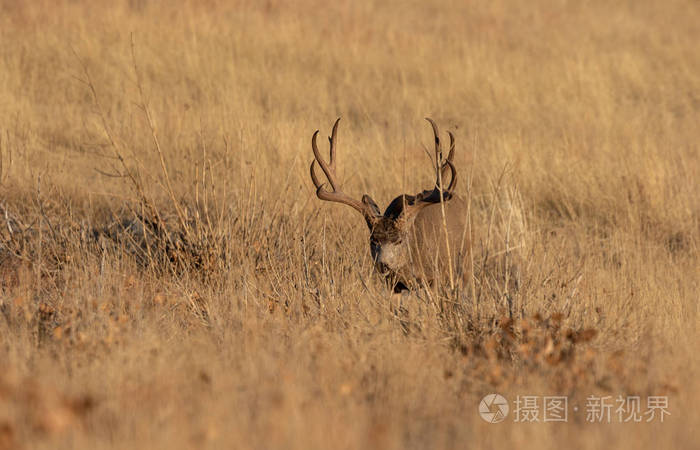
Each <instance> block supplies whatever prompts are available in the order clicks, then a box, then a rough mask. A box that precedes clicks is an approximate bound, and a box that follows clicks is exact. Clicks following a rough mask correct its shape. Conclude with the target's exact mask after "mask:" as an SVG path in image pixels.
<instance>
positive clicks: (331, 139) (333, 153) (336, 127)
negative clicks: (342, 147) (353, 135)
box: [328, 117, 340, 170]
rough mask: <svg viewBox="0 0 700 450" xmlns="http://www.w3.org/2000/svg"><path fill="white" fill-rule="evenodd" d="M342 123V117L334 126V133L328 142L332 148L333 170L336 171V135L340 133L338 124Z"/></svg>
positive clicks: (332, 132)
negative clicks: (337, 132)
mask: <svg viewBox="0 0 700 450" xmlns="http://www.w3.org/2000/svg"><path fill="white" fill-rule="evenodd" d="M339 122H340V117H338V118H337V119H336V121H335V123H334V124H333V131H331V135H330V137H329V138H328V141H329V142H330V147H331V169H333V170H335V144H336V140H335V133H336V131H338V123H339Z"/></svg>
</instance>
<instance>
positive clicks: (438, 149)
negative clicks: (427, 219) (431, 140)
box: [419, 117, 457, 202]
mask: <svg viewBox="0 0 700 450" xmlns="http://www.w3.org/2000/svg"><path fill="white" fill-rule="evenodd" d="M425 120H427V121H428V122H430V125H431V126H432V127H433V134H434V135H435V171H436V172H437V171H438V170H439V171H440V172H438V173H437V177H436V178H437V179H436V180H435V188H434V189H433V190H432V191H424V192H423V193H422V194H420V195H419V197H420V200H422V201H426V202H438V201H440V192H441V191H442V198H443V200H447V199H449V198H450V197H452V191H453V190H454V188H455V186H456V185H457V169H455V166H454V164H452V158H454V153H455V137H454V135H453V134H452V132H451V131H448V132H447V134H449V135H450V151H449V152H448V153H447V159H443V158H442V145H441V143H440V131H439V130H438V126H437V124H436V123H435V122H434V121H433V119H431V118H430V117H426V118H425ZM438 168H439V169H438ZM447 169H450V172H451V177H450V184H449V185H448V186H447V189H444V188H442V186H444V179H445V176H446V175H447ZM441 181H443V183H441ZM441 188H442V189H441Z"/></svg>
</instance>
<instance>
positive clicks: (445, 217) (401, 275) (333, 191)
mask: <svg viewBox="0 0 700 450" xmlns="http://www.w3.org/2000/svg"><path fill="white" fill-rule="evenodd" d="M426 120H428V122H429V123H430V125H431V126H432V129H433V134H434V136H435V167H434V169H435V172H436V181H435V186H434V187H433V189H432V190H424V191H422V192H420V193H418V194H416V195H409V194H402V195H399V196H398V197H396V198H394V200H392V202H391V203H389V206H388V207H387V208H386V210H385V211H384V213H383V214H382V213H381V211H380V209H379V207H378V206H377V203H376V202H375V201H374V200H373V199H372V197H370V196H369V195H367V194H365V195H363V196H362V199H361V200H356V199H354V198H352V197H350V196H348V195H347V194H345V193H344V192H343V191H342V190H341V189H340V185H339V183H338V180H337V178H336V172H335V168H336V145H337V132H338V123H339V122H340V118H339V119H338V120H336V121H335V124H334V125H333V131H332V132H331V136H330V137H329V138H328V140H329V142H330V159H329V161H328V162H327V161H325V160H324V158H323V157H322V156H321V152H320V151H319V149H318V145H317V144H316V137H317V136H318V133H319V132H318V130H316V132H315V133H314V134H313V137H312V138H311V148H312V149H313V153H314V160H313V161H312V163H311V167H310V172H311V179H312V181H313V183H314V186H316V195H317V196H318V198H320V199H321V200H326V201H329V202H337V203H344V204H346V205H349V206H351V207H352V208H354V209H355V210H357V211H358V212H359V213H360V214H362V216H363V217H364V219H365V222H366V223H367V227H368V228H369V231H370V237H369V243H370V251H371V254H372V259H373V260H374V263H375V267H376V268H377V270H378V271H379V272H380V273H381V274H382V275H384V276H385V277H386V278H387V279H388V280H389V281H390V282H391V284H392V285H393V287H394V288H396V289H401V288H403V287H407V286H409V285H411V284H413V283H414V282H415V281H419V282H420V281H425V282H432V281H433V279H434V278H435V277H436V275H437V272H438V271H440V270H442V269H444V267H445V264H444V263H445V262H446V261H449V262H450V264H451V266H450V267H454V266H455V264H454V263H455V261H456V258H459V257H460V255H461V254H462V252H461V249H462V248H464V245H463V244H464V242H463V239H464V233H463V230H464V223H465V219H466V217H465V212H466V206H465V204H464V202H463V201H462V200H461V199H460V198H458V197H457V196H455V195H454V194H453V191H454V188H455V185H456V183H457V170H456V169H455V166H454V164H453V162H452V159H453V157H454V149H455V138H454V135H453V134H452V133H451V132H448V133H449V136H450V149H449V152H448V155H447V158H446V159H443V156H442V155H443V153H442V146H441V143H440V135H439V131H438V127H437V125H436V124H435V122H434V121H433V120H431V119H429V118H426ZM316 164H318V166H320V167H321V170H322V171H323V174H324V175H325V176H326V179H327V180H328V183H321V182H320V181H319V178H318V176H317V174H316ZM448 173H449V175H450V181H449V184H448V185H447V188H443V186H444V181H445V177H446V176H447V175H448ZM328 185H330V186H328ZM451 270H452V269H450V271H451ZM450 277H452V272H450Z"/></svg>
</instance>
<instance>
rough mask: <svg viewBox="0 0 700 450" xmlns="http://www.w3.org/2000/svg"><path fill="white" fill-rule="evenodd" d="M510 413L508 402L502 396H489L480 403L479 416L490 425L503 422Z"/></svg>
mask: <svg viewBox="0 0 700 450" xmlns="http://www.w3.org/2000/svg"><path fill="white" fill-rule="evenodd" d="M508 411H509V408H508V400H506V399H505V397H503V396H502V395H500V394H487V395H486V396H485V397H484V398H482V399H481V402H479V414H480V415H481V418H482V419H484V420H485V421H486V422H488V423H498V422H503V419H505V418H506V416H507V415H508Z"/></svg>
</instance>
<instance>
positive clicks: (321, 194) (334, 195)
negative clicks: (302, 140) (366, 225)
mask: <svg viewBox="0 0 700 450" xmlns="http://www.w3.org/2000/svg"><path fill="white" fill-rule="evenodd" d="M338 122H340V117H338V120H336V121H335V124H334V125H333V131H332V132H331V136H330V137H329V138H328V141H329V142H330V162H328V163H327V162H326V161H324V159H323V158H322V157H321V152H320V151H319V150H318V146H317V145H316V136H318V130H316V132H315V133H314V135H313V137H312V138H311V148H312V149H313V152H314V160H313V161H312V162H311V167H310V169H309V170H310V173H311V180H312V181H313V182H314V186H316V196H317V197H318V198H320V199H321V200H326V201H329V202H336V203H344V204H346V205H349V206H352V207H353V208H355V209H356V210H357V211H359V212H360V213H361V214H362V215H363V216H365V219H366V220H367V221H368V222H370V221H371V220H372V219H373V218H374V213H373V212H372V210H371V209H370V207H369V206H368V205H366V204H365V203H363V202H361V201H359V200H355V199H354V198H352V197H350V196H349V195H346V194H345V193H344V192H343V191H341V190H340V189H339V186H338V183H337V182H336V179H335V145H336V140H335V139H336V132H337V131H338ZM316 163H318V165H319V166H321V170H322V171H323V173H324V174H325V175H326V178H327V179H328V182H329V183H330V185H331V188H332V189H333V191H329V190H327V189H326V188H325V185H326V183H321V182H320V181H319V179H318V177H317V176H316V171H315V169H314V165H315V164H316Z"/></svg>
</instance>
